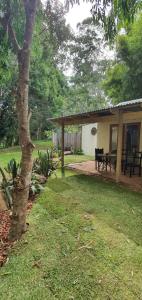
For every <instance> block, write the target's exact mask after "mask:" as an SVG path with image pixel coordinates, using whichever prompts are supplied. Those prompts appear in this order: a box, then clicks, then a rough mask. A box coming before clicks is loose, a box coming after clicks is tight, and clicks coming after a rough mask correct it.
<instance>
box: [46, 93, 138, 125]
mask: <svg viewBox="0 0 142 300" xmlns="http://www.w3.org/2000/svg"><path fill="white" fill-rule="evenodd" d="M119 110H121V111H123V112H136V111H140V110H142V99H135V100H131V101H125V102H120V103H118V104H117V105H113V106H109V107H107V108H102V109H98V110H94V111H88V112H83V113H77V114H72V115H65V116H61V117H57V118H50V119H48V120H49V121H51V122H54V123H57V124H59V125H61V124H64V125H73V124H86V123H93V122H97V120H98V118H101V117H106V116H112V115H114V114H116V113H117V112H118V111H119ZM100 121H101V120H100Z"/></svg>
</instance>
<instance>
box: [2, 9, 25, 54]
mask: <svg viewBox="0 0 142 300" xmlns="http://www.w3.org/2000/svg"><path fill="white" fill-rule="evenodd" d="M0 23H1V25H2V27H3V29H4V31H5V32H6V33H8V38H9V40H10V42H11V44H12V47H13V50H14V52H15V53H16V54H17V53H18V51H19V50H20V46H19V44H18V41H17V38H16V34H15V32H14V30H13V28H12V25H11V22H10V11H9V10H8V11H7V12H6V14H5V16H4V17H3V18H1V17H0Z"/></svg>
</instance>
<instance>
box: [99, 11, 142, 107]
mask: <svg viewBox="0 0 142 300" xmlns="http://www.w3.org/2000/svg"><path fill="white" fill-rule="evenodd" d="M141 31H142V14H140V15H138V17H137V19H136V20H135V22H134V23H133V24H132V25H131V27H130V28H129V32H128V33H126V32H125V33H123V34H121V35H120V34H119V35H118V36H117V42H116V55H117V56H116V60H115V61H114V62H113V63H112V65H111V67H109V69H108V70H107V72H106V76H105V77H106V79H105V81H104V84H103V86H104V89H105V92H106V94H107V95H108V96H109V97H110V99H112V101H113V102H120V101H126V100H130V99H137V98H141V97H142V66H141V60H142V36H141Z"/></svg>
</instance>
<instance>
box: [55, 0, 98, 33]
mask: <svg viewBox="0 0 142 300" xmlns="http://www.w3.org/2000/svg"><path fill="white" fill-rule="evenodd" d="M60 1H61V2H62V3H64V0H60ZM91 7H92V4H91V3H83V1H82V3H81V5H78V4H75V5H74V6H73V7H72V8H71V7H70V9H69V12H68V13H67V15H66V20H67V24H68V23H69V24H70V25H71V27H72V28H73V30H75V29H76V25H77V23H79V22H81V21H83V20H84V19H86V18H87V17H89V16H91V13H90V10H91Z"/></svg>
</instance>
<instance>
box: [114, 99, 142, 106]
mask: <svg viewBox="0 0 142 300" xmlns="http://www.w3.org/2000/svg"><path fill="white" fill-rule="evenodd" d="M139 103H142V98H141V99H135V100H130V101H124V102H120V103H118V104H116V105H114V106H113V107H120V106H126V105H133V104H139Z"/></svg>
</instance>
